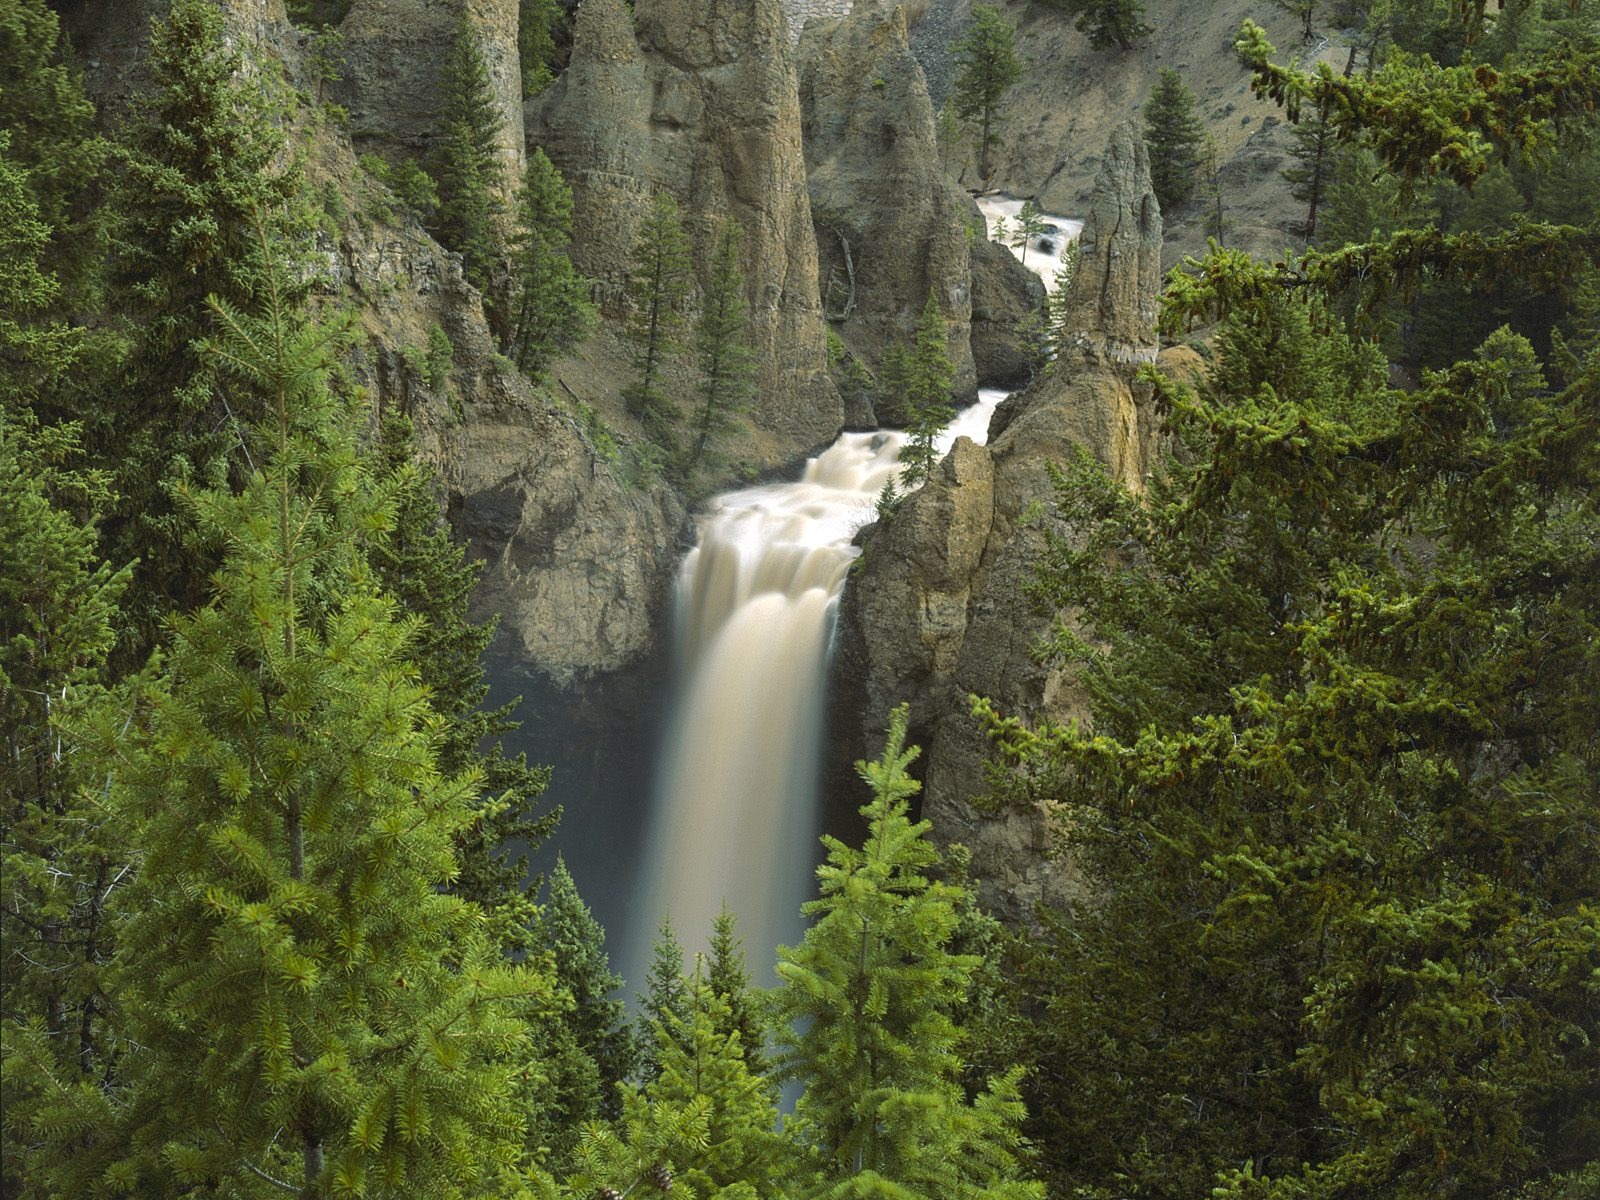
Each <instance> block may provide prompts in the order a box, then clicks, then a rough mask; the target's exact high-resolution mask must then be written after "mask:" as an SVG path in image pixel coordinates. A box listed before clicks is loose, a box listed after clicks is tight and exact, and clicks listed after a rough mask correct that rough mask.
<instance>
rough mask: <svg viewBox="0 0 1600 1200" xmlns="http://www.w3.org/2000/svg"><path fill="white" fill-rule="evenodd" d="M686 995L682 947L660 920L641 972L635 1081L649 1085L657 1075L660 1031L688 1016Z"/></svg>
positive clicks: (665, 920)
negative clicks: (636, 1073)
mask: <svg viewBox="0 0 1600 1200" xmlns="http://www.w3.org/2000/svg"><path fill="white" fill-rule="evenodd" d="M687 995H688V988H687V986H686V983H685V980H684V975H683V947H682V946H681V945H679V943H678V938H677V935H676V934H674V933H673V932H672V920H671V918H670V917H664V918H662V921H661V928H660V929H659V930H658V931H657V932H656V940H655V942H654V943H653V944H652V945H651V947H650V966H649V968H648V969H647V970H646V971H645V977H644V995H643V996H641V997H640V998H639V1000H640V1003H639V1020H638V1025H637V1034H636V1037H635V1039H634V1040H635V1042H636V1043H637V1045H638V1047H639V1071H638V1075H639V1079H640V1080H642V1081H643V1082H644V1083H649V1082H650V1081H651V1080H653V1079H655V1077H656V1076H657V1075H659V1074H661V1063H660V1060H659V1059H658V1058H657V1057H656V1045H657V1043H658V1042H659V1040H660V1037H661V1032H660V1031H661V1030H667V1031H669V1032H670V1031H671V1030H674V1029H676V1028H677V1027H678V1024H675V1023H674V1022H675V1021H676V1022H677V1023H681V1022H682V1021H684V1020H685V1019H686V1018H687V1016H688V1012H689V1009H688V1004H687V1001H686V999H685V997H686V996H687Z"/></svg>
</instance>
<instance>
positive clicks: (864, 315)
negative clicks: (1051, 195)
mask: <svg viewBox="0 0 1600 1200" xmlns="http://www.w3.org/2000/svg"><path fill="white" fill-rule="evenodd" d="M799 46H800V49H799V56H800V106H801V111H802V112H803V114H804V136H805V161H806V170H807V181H808V184H809V186H810V193H811V213H812V217H813V218H814V220H815V222H816V229H817V248H818V253H819V256H820V275H821V277H822V284H823V301H824V306H825V307H826V309H827V312H828V316H829V318H830V319H831V320H832V321H833V322H834V328H835V329H836V331H837V332H838V333H839V335H840V337H841V338H842V339H843V340H844V342H845V344H846V345H847V346H848V347H849V348H850V349H851V350H852V351H853V352H855V353H856V354H857V355H858V356H859V357H861V358H863V359H865V361H866V362H868V363H869V364H874V365H875V364H877V363H878V361H879V360H880V359H881V357H882V355H883V352H884V351H885V350H886V349H887V348H889V347H890V346H893V345H896V344H900V345H908V344H909V343H910V342H911V341H912V339H913V338H914V336H915V329H916V322H917V317H918V315H919V314H920V312H921V311H922V307H923V305H924V304H925V303H926V302H927V298H928V295H929V293H930V291H931V292H932V294H933V295H934V296H936V297H937V298H938V301H939V304H940V307H941V308H942V309H943V310H944V315H945V321H946V324H947V335H948V338H949V348H950V358H951V361H952V362H953V363H954V364H955V368H956V392H957V394H958V395H960V396H962V397H964V398H965V399H967V400H970V399H972V398H973V397H975V396H976V394H977V380H978V371H977V367H976V364H975V363H974V361H973V355H972V259H973V245H974V243H975V242H977V241H979V240H981V239H982V238H983V217H982V216H981V214H979V212H978V210H977V206H976V205H974V204H973V202H972V200H971V198H970V197H968V196H967V194H966V193H965V192H963V191H962V190H961V189H960V188H959V187H958V186H956V184H955V183H954V182H953V181H952V180H950V179H949V178H948V177H947V176H946V175H945V173H944V171H943V169H942V168H941V166H940V163H939V148H938V140H937V138H936V136H935V133H934V114H933V105H932V103H931V102H930V101H929V99H928V89H927V85H926V84H925V83H924V81H923V78H922V68H921V67H919V66H918V65H917V60H916V59H915V58H914V57H913V56H912V54H911V48H910V45H909V43H908V42H907V40H906V21H905V10H904V9H903V8H902V7H900V6H899V5H888V4H883V3H882V2H881V0H865V2H863V3H858V4H856V6H855V9H854V11H853V12H852V13H851V14H850V15H849V16H847V17H845V18H844V19H843V20H823V19H816V18H813V19H811V20H809V21H808V23H807V24H806V26H805V28H804V32H803V33H802V34H801V36H800V42H799Z"/></svg>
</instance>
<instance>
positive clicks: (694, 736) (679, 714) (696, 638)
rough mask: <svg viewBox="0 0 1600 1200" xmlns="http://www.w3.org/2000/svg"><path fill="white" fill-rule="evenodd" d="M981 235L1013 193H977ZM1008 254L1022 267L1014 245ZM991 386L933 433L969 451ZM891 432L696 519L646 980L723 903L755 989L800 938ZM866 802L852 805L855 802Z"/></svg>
mask: <svg viewBox="0 0 1600 1200" xmlns="http://www.w3.org/2000/svg"><path fill="white" fill-rule="evenodd" d="M978 203H979V207H980V208H981V209H982V210H983V213H984V216H985V218H986V219H987V221H988V222H989V226H990V229H991V230H993V229H994V228H995V227H996V225H997V223H998V221H999V220H1000V219H1002V218H1004V219H1007V220H1012V221H1014V220H1015V219H1016V217H1017V214H1018V212H1019V211H1020V210H1021V208H1022V201H1020V200H1016V199H1013V198H1011V197H1008V196H998V195H997V196H988V197H981V198H980V199H979V201H978ZM1042 216H1043V218H1044V219H1045V221H1046V222H1047V225H1046V229H1045V232H1044V233H1043V234H1042V235H1041V236H1039V237H1036V238H1034V239H1033V240H1032V242H1031V243H1030V244H1029V246H1028V248H1027V249H1028V257H1027V259H1026V260H1025V261H1026V263H1027V265H1029V266H1031V267H1033V268H1034V269H1035V270H1036V271H1038V272H1039V273H1040V274H1041V276H1042V277H1043V279H1044V282H1045V286H1046V288H1048V289H1051V290H1054V288H1055V285H1056V282H1057V277H1056V270H1057V269H1058V268H1059V267H1060V265H1061V261H1062V256H1063V254H1064V252H1065V251H1066V249H1067V246H1068V244H1069V243H1070V242H1071V241H1073V240H1075V239H1076V238H1077V236H1078V233H1079V232H1080V231H1081V230H1082V228H1083V223H1082V222H1081V221H1075V220H1072V219H1070V218H1065V217H1058V216H1054V215H1052V214H1048V213H1046V214H1042ZM1011 249H1012V253H1013V254H1016V255H1018V256H1019V257H1021V248H1020V247H1017V246H1013V247H1012V248H1011ZM1004 397H1005V393H1004V392H1000V391H995V390H985V391H982V392H980V393H979V397H978V402H977V403H976V404H974V405H972V406H971V407H970V408H968V409H966V410H965V411H964V412H962V413H961V414H960V415H959V416H958V417H957V418H956V419H955V421H954V422H952V423H951V425H950V427H949V428H948V429H947V430H946V431H945V433H944V435H943V437H941V438H940V440H939V453H940V454H941V455H942V454H943V453H944V452H945V451H946V450H948V449H949V448H950V447H951V446H952V445H953V444H954V443H955V440H956V439H957V438H958V437H963V436H965V437H970V438H971V439H972V440H973V441H975V442H980V443H981V442H983V441H984V440H985V439H986V437H987V436H988V429H989V417H990V415H991V414H992V413H993V412H994V408H995V406H996V405H997V404H999V402H1000V401H1001V400H1002V399H1004ZM903 443H904V438H903V437H902V435H900V434H899V433H894V432H882V433H847V434H844V435H842V436H841V437H840V438H839V439H838V441H836V442H834V444H833V445H832V446H830V447H829V448H828V449H827V450H826V451H824V452H823V453H822V454H820V455H818V456H817V457H816V458H814V459H812V460H811V462H810V463H809V464H807V466H806V471H805V475H804V476H803V477H802V478H801V479H800V480H799V482H797V483H783V484H771V485H767V486H764V487H754V488H746V489H744V490H742V491H736V492H728V493H725V494H724V495H721V496H719V497H717V498H716V499H715V500H714V501H712V503H711V506H710V507H709V509H708V510H707V511H706V512H705V513H704V514H703V515H702V516H701V517H700V519H699V539H698V544H697V545H696V547H695V549H693V550H692V551H690V552H689V555H688V557H687V558H685V559H684V562H683V567H682V569H681V570H680V571H679V575H678V587H677V601H676V603H677V621H678V628H677V638H678V661H679V681H678V684H677V693H676V696H675V699H674V703H673V705H672V708H671V710H670V711H671V712H672V714H673V715H672V717H671V723H670V727H669V729H668V736H667V743H666V749H665V752H664V755H663V762H662V767H661V772H660V776H659V780H660V782H659V786H658V788H657V795H656V797H655V804H654V810H653V814H652V817H651V828H650V833H649V838H648V840H647V842H646V846H647V847H648V849H647V851H646V866H645V878H644V879H643V881H642V886H641V887H640V888H639V890H638V892H637V893H636V900H635V908H634V913H633V919H632V920H631V921H630V922H629V933H628V938H627V941H628V946H627V952H626V954H625V955H624V959H625V963H626V970H627V971H628V978H629V979H630V980H632V981H633V982H634V983H635V984H636V986H642V985H643V983H644V977H645V970H644V968H645V964H646V963H647V962H648V961H649V957H650V945H651V941H652V939H653V937H654V934H655V931H656V929H657V928H658V927H659V925H660V922H661V919H662V917H663V916H667V917H669V918H670V919H671V921H672V924H673V928H674V930H675V931H676V933H677V935H678V937H679V940H680V941H681V942H682V943H683V944H684V946H685V947H686V948H688V949H690V950H691V951H693V950H695V949H698V948H701V947H703V946H704V945H705V942H706V939H707V937H708V935H709V932H710V929H711V923H712V921H713V920H715V918H716V916H717V914H718V913H719V912H720V911H721V910H722V906H723V905H724V903H726V904H727V906H728V908H729V909H730V910H731V911H733V912H734V913H735V914H736V915H737V916H738V919H739V928H740V930H741V932H742V934H743V936H744V940H745V945H746V947H747V949H748V951H749V961H750V965H751V968H752V970H753V972H754V973H755V974H756V975H757V976H758V982H771V979H770V976H768V974H767V972H768V971H770V966H769V965H768V964H770V963H771V961H772V958H771V951H772V948H773V947H775V946H777V945H779V944H783V943H790V944H792V943H794V942H796V941H798V940H799V937H800V934H801V931H802V929H803V925H802V922H801V918H800V905H801V902H802V901H803V900H804V899H805V897H807V896H808V895H810V894H811V892H812V887H811V882H812V871H813V868H814V866H815V864H816V861H817V853H818V850H817V841H816V835H817V832H818V831H817V828H816V826H817V802H816V786H817V767H818V762H819V759H820V755H819V750H820V745H819V742H820V735H821V729H822V717H823V712H822V704H823V683H824V679H825V675H826V667H827V652H828V644H829V641H830V639H831V638H832V634H833V620H834V614H835V612H836V611H837V608H838V602H839V595H840V593H841V592H842V591H843V590H844V584H845V577H846V575H847V574H848V573H849V570H850V563H851V562H852V561H853V560H854V558H855V557H856V555H857V554H858V553H859V551H858V550H857V549H856V548H855V547H853V546H851V544H850V541H851V539H852V538H853V537H854V536H855V534H856V531H857V530H859V529H860V528H861V527H862V526H863V525H864V524H866V523H867V522H868V521H869V520H871V519H872V517H873V512H874V506H875V503H876V501H877V498H878V494H879V492H881V491H882V490H883V485H884V484H885V483H886V482H888V480H889V479H890V478H891V477H894V476H896V475H897V474H898V472H899V469H900V467H899V453H900V447H901V445H902V444H903ZM865 800H866V797H865V796H863V797H862V801H863V802H865Z"/></svg>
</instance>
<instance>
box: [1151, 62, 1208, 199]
mask: <svg viewBox="0 0 1600 1200" xmlns="http://www.w3.org/2000/svg"><path fill="white" fill-rule="evenodd" d="M1144 142H1145V146H1146V147H1147V148H1148V149H1149V151H1150V186H1151V187H1152V188H1153V189H1154V190H1155V194H1156V199H1157V200H1158V201H1160V203H1161V210H1162V212H1166V213H1170V212H1171V211H1172V210H1173V209H1175V208H1177V207H1178V205H1180V204H1182V203H1183V202H1184V201H1185V200H1187V199H1188V198H1189V197H1190V196H1191V195H1192V194H1193V193H1194V187H1195V180H1196V177H1197V175H1198V173H1199V169H1200V159H1201V151H1202V149H1203V147H1204V145H1205V129H1204V127H1203V126H1202V125H1201V124H1200V118H1199V117H1197V116H1195V111H1194V93H1193V92H1191V91H1190V90H1189V88H1188V86H1187V85H1186V84H1185V83H1184V82H1183V77H1182V76H1181V75H1179V74H1178V73H1177V72H1176V71H1174V70H1172V68H1170V67H1163V68H1162V69H1161V74H1160V76H1159V77H1158V78H1157V79H1156V86H1155V87H1154V88H1152V89H1151V91H1150V99H1149V100H1147V101H1146V102H1145V106H1144Z"/></svg>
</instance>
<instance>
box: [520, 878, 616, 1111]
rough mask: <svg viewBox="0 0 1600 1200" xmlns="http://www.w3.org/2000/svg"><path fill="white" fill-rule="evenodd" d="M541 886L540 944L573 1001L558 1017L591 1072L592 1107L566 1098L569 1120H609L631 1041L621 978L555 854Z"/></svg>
mask: <svg viewBox="0 0 1600 1200" xmlns="http://www.w3.org/2000/svg"><path fill="white" fill-rule="evenodd" d="M546 887H547V889H548V890H547V892H546V895H545V901H544V914H543V919H542V920H541V922H540V926H539V935H540V937H539V946H540V948H541V949H542V950H544V951H545V952H546V953H548V954H549V955H551V958H552V961H553V962H554V964H555V974H556V982H557V984H558V985H559V986H560V988H561V990H562V991H563V992H565V993H566V994H567V995H568V996H570V997H571V999H572V1008H571V1009H570V1010H569V1011H567V1012H564V1013H562V1014H561V1016H560V1017H559V1020H560V1021H561V1022H562V1023H563V1024H564V1025H566V1027H567V1029H568V1030H569V1031H570V1032H571V1035H572V1041H573V1043H574V1044H575V1045H576V1047H577V1048H578V1050H579V1051H581V1052H582V1053H583V1055H584V1056H585V1057H587V1058H588V1059H589V1060H590V1061H591V1062H592V1063H593V1064H594V1067H595V1072H596V1074H595V1076H594V1082H595V1087H596V1091H595V1094H594V1095H593V1096H592V1097H585V1099H592V1101H593V1104H594V1106H595V1108H594V1109H593V1110H591V1111H580V1110H579V1109H578V1106H577V1105H576V1104H573V1103H571V1101H570V1099H569V1101H568V1102H567V1113H568V1118H569V1120H570V1121H571V1123H572V1126H573V1128H574V1129H576V1127H577V1126H578V1125H579V1124H581V1122H583V1121H586V1120H590V1119H592V1118H593V1117H594V1116H595V1115H596V1114H598V1115H601V1116H604V1117H605V1118H607V1119H608V1120H610V1119H614V1118H615V1117H616V1116H617V1113H618V1111H619V1109H618V1105H619V1103H620V1101H619V1099H618V1096H617V1084H619V1083H621V1082H622V1081H623V1080H624V1079H626V1078H628V1076H629V1075H631V1074H632V1073H633V1068H634V1044H633V1037H632V1033H631V1030H630V1028H629V1025H628V1020H627V1017H626V1015H625V1014H624V1012H623V1004H622V1001H621V1000H618V999H615V998H614V997H613V993H614V992H616V990H617V989H618V988H619V987H621V986H622V980H621V979H620V978H619V977H618V976H616V975H614V974H613V973H612V971H611V965H610V961H609V960H608V959H607V957H606V951H605V936H606V935H605V930H603V929H602V928H601V927H600V923H599V922H598V921H596V920H595V919H594V917H593V915H591V914H590V912H589V906H588V905H586V904H585V903H584V902H583V898H582V897H581V896H579V895H578V885H577V884H576V883H575V882H573V879H572V873H571V872H570V871H568V870H567V865H566V863H565V862H564V861H562V860H561V859H560V858H558V859H556V865H555V869H554V870H553V871H551V873H550V878H549V880H548V881H547V884H546Z"/></svg>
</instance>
